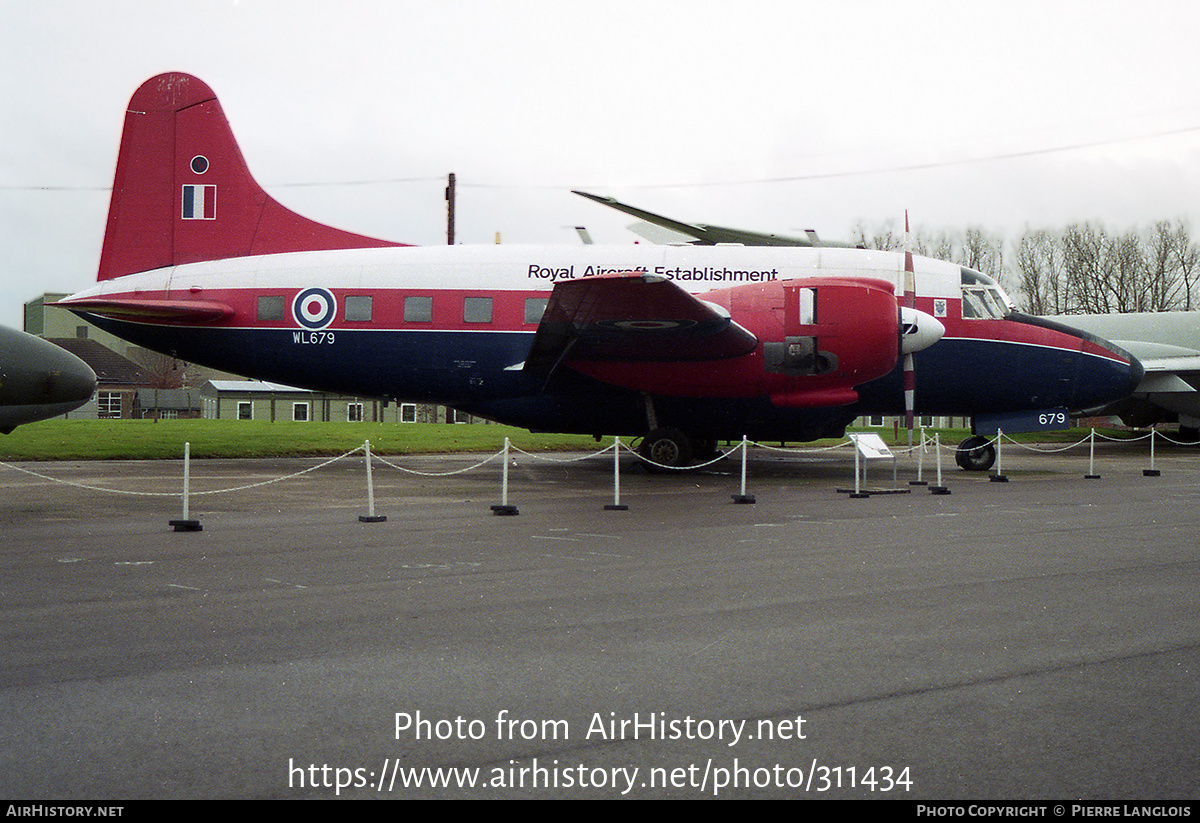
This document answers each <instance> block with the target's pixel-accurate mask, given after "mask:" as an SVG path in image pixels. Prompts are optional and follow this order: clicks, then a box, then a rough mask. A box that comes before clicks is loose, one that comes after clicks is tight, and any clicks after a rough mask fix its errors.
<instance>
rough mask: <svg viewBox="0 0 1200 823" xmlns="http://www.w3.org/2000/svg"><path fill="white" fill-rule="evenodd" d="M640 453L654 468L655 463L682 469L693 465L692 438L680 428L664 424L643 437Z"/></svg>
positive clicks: (639, 448) (639, 447)
mask: <svg viewBox="0 0 1200 823" xmlns="http://www.w3.org/2000/svg"><path fill="white" fill-rule="evenodd" d="M638 454H640V455H641V456H642V457H644V458H645V459H646V460H647V461H649V462H648V463H647V465H648V466H649V467H650V468H652V469H653V468H655V466H654V464H655V463H657V464H658V465H660V466H668V467H670V468H672V469H680V468H683V467H684V466H690V465H691V463H692V455H693V454H694V451H693V445H692V441H691V438H689V437H688V436H687V435H686V434H684V433H683V432H681V431H680V430H679V429H675V428H671V427H670V426H664V427H662V428H658V429H654V430H653V431H651V432H650V433H649V434H647V435H646V436H645V437H644V438H642V444H641V445H640V446H638Z"/></svg>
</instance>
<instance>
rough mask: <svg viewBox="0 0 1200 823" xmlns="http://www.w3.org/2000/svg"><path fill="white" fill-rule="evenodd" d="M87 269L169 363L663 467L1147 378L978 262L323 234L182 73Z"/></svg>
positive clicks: (163, 78)
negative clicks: (744, 447) (756, 445)
mask: <svg viewBox="0 0 1200 823" xmlns="http://www.w3.org/2000/svg"><path fill="white" fill-rule="evenodd" d="M906 261H907V266H906ZM906 270H907V271H906ZM98 280H99V282H98V284H97V285H96V286H95V287H94V288H91V289H88V290H87V291H84V292H81V293H79V294H76V295H73V296H71V297H70V298H67V299H66V300H63V301H62V302H61V303H60V305H64V306H67V307H69V308H71V309H72V310H74V311H76V312H78V313H80V314H81V315H83V316H85V317H87V318H88V319H90V320H92V321H93V322H95V323H96V324H97V325H99V326H101V327H103V328H105V329H108V330H110V331H112V332H113V333H115V334H118V335H120V336H121V337H124V338H126V339H127V340H130V341H132V342H134V343H137V344H139V345H143V346H146V347H148V348H151V349H154V350H156V351H159V352H163V353H165V354H169V355H172V356H175V357H179V358H183V359H186V360H190V361H193V362H196V363H200V364H203V365H206V366H211V367H213V368H217V369H221V370H225V371H230V372H234V373H237V374H243V375H246V376H249V377H255V378H260V379H264V380H270V381H274V382H280V383H287V384H291V385H295V386H300V387H305V388H311V389H317V390H324V391H334V392H342V393H346V394H354V395H362V396H373V397H383V398H396V399H403V400H407V401H414V402H429V403H438V404H444V405H448V406H453V407H455V408H457V409H460V410H463V411H466V412H469V413H471V414H475V415H480V416H483V417H487V418H491V419H493V420H497V421H499V422H502V423H508V424H511V425H515V426H521V427H524V428H528V429H531V430H535V431H558V432H576V433H587V434H593V435H596V436H597V437H600V436H602V435H621V436H632V437H639V436H640V437H643V441H642V454H643V455H644V456H646V457H649V458H650V459H652V460H654V461H656V462H659V463H664V464H667V465H686V464H687V463H688V462H689V461H691V460H692V458H693V457H699V456H701V455H703V454H704V453H706V452H708V451H710V450H711V449H712V447H713V446H714V445H715V442H716V441H717V440H719V439H740V438H741V437H742V436H743V435H745V436H748V437H750V438H752V439H760V440H767V439H769V440H790V441H802V440H811V439H815V438H819V437H828V436H840V435H841V434H842V433H843V432H844V429H845V427H846V425H847V424H848V423H849V422H850V421H852V420H853V419H854V418H855V417H857V416H859V415H862V414H892V413H902V412H904V411H905V410H906V407H907V409H908V410H909V411H910V412H911V410H912V409H913V407H914V406H915V408H916V409H918V410H919V411H920V413H922V414H952V415H963V416H967V415H976V414H981V413H1004V412H1018V411H1024V410H1033V409H1044V408H1052V407H1067V408H1071V409H1080V408H1089V407H1094V406H1099V405H1102V404H1104V403H1106V402H1109V401H1111V400H1114V399H1116V398H1119V397H1123V396H1125V395H1127V394H1128V393H1129V392H1130V391H1131V390H1132V389H1133V387H1135V386H1136V385H1137V384H1138V381H1139V380H1140V379H1141V374H1142V369H1141V366H1140V364H1139V363H1138V362H1137V360H1136V359H1134V358H1133V357H1131V356H1130V355H1128V354H1127V353H1125V352H1124V351H1122V350H1120V349H1118V348H1116V347H1114V346H1112V345H1111V344H1108V343H1106V342H1104V341H1102V340H1100V339H1098V338H1095V337H1093V336H1090V335H1086V334H1083V333H1080V332H1076V331H1074V330H1071V329H1068V328H1066V327H1063V326H1056V325H1053V324H1048V323H1043V322H1034V321H1031V320H1029V319H1027V318H1023V317H1019V316H1017V315H1015V314H1014V313H1013V310H1012V304H1011V303H1010V302H1009V300H1008V298H1007V297H1006V296H1005V294H1004V293H1003V291H1002V290H1001V289H1000V288H999V286H998V285H996V284H995V283H994V282H993V281H991V280H990V279H989V278H987V277H986V276H984V275H982V274H980V273H979V272H975V271H972V270H969V269H963V268H960V267H959V266H956V265H952V264H949V263H945V262H941V261H937V260H930V259H925V258H919V257H915V258H914V257H913V256H912V255H903V254H897V253H888V252H879V251H868V250H863V249H854V248H845V247H832V246H825V245H821V244H820V243H819V242H810V243H809V245H807V246H806V247H805V246H796V245H778V246H748V245H726V244H723V243H719V242H713V243H712V244H709V245H675V246H644V245H629V246H614V247H601V246H594V245H589V246H584V247H582V248H580V247H571V246H565V245H564V246H541V247H518V246H441V247H436V246H435V247H412V246H404V245H402V244H398V243H391V242H388V241H384V240H377V239H373V238H369V237H364V236H361V235H357V234H351V233H349V232H345V231H342V230H339V229H335V228H331V227H329V226H325V225H321V224H318V223H315V222H313V221H311V220H308V219H306V218H304V217H301V216H299V215H297V214H295V213H293V212H291V211H289V210H288V209H286V208H285V207H283V206H282V205H280V204H279V203H278V202H276V201H275V200H274V199H272V198H271V197H270V196H269V195H267V194H266V192H264V191H263V190H262V188H261V187H260V186H259V185H258V184H257V183H256V182H255V181H254V179H253V177H252V176H251V174H250V172H249V170H248V169H247V167H246V164H245V161H244V160H243V158H242V154H241V152H240V150H239V149H238V146H237V143H236V142H235V140H234V138H233V134H232V132H231V130H230V128H229V124H228V122H227V120H226V118H225V115H224V113H223V112H222V110H221V106H220V104H219V103H218V101H217V99H216V96H215V95H214V94H213V92H212V90H211V89H210V88H209V87H208V86H207V85H205V84H204V83H203V82H201V81H200V80H198V79H196V78H194V77H191V76H189V75H186V74H164V75H160V76H158V77H155V78H153V79H151V80H149V81H147V82H146V83H145V84H143V85H142V87H141V88H139V89H138V90H137V92H136V93H135V94H134V96H133V99H132V100H131V101H130V104H129V110H128V112H127V114H126V118H125V129H124V134H123V136H122V139H121V149H120V155H119V158H118V161H117V171H116V178H115V181H114V184H113V194H112V202H111V205H110V209H109V216H108V225H107V230H106V233H105V238H104V247H103V250H102V252H101V258H100V270H99V277H98ZM905 361H908V368H907V369H905V368H902V365H903V364H904V362H905ZM906 375H907V378H906ZM906 383H907V386H906ZM906 397H907V398H908V402H907V403H906Z"/></svg>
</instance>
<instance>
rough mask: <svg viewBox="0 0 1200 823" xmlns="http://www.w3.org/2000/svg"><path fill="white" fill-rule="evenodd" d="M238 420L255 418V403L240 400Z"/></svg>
mask: <svg viewBox="0 0 1200 823" xmlns="http://www.w3.org/2000/svg"><path fill="white" fill-rule="evenodd" d="M237 410H238V417H237V419H238V420H253V419H254V404H253V403H251V402H249V401H247V400H239V401H238V405H237Z"/></svg>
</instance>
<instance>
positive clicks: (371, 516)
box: [358, 440, 387, 523]
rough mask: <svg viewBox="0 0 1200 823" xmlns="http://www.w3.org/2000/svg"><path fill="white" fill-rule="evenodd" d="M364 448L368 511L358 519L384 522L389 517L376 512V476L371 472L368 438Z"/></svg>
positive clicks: (360, 520)
mask: <svg viewBox="0 0 1200 823" xmlns="http://www.w3.org/2000/svg"><path fill="white" fill-rule="evenodd" d="M363 448H364V449H365V450H366V452H367V513H366V514H365V515H362V514H360V515H359V516H358V519H359V522H361V523H383V522H384V521H386V520H387V517H386V516H385V515H382V514H381V515H376V514H375V478H374V475H372V474H371V441H370V440H367V441H366V442H365V443H363Z"/></svg>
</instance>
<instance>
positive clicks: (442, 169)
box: [0, 0, 1200, 328]
mask: <svg viewBox="0 0 1200 823" xmlns="http://www.w3.org/2000/svg"><path fill="white" fill-rule="evenodd" d="M0 38H2V39H0V43H2V44H3V48H0V76H2V77H3V78H4V80H3V83H2V84H0V104H2V105H0V111H2V112H3V116H2V117H0V158H2V162H0V239H2V243H0V249H2V251H3V258H2V259H0V267H2V268H0V323H3V324H5V325H10V326H15V327H18V328H19V327H20V326H21V314H20V307H21V304H22V303H23V302H25V301H27V300H29V299H31V298H33V297H36V296H37V295H39V294H41V293H43V292H45V291H62V292H72V291H76V290H79V289H82V288H85V287H86V286H88V285H89V284H90V283H92V282H94V279H95V270H96V264H97V261H98V259H99V253H100V243H101V239H102V236H103V230H104V219H105V215H106V213H107V208H108V197H109V193H108V191H107V188H108V187H109V186H110V185H111V182H112V174H113V169H114V165H115V160H116V152H117V145H118V141H119V138H120V129H121V123H122V120H123V117H124V109H125V105H126V104H127V103H128V101H129V98H130V96H131V95H132V94H133V92H134V90H135V89H136V88H137V87H138V86H139V85H140V84H141V83H142V82H143V81H144V80H146V79H148V78H149V77H151V76H153V75H155V74H158V73H160V72H163V71H173V70H177V71H186V72H189V73H191V74H195V75H196V76H198V77H200V78H201V79H202V80H204V81H205V82H207V83H208V84H209V85H210V86H211V87H212V88H213V89H214V91H216V93H217V95H218V97H219V98H220V100H221V104H222V106H223V107H224V109H225V112H226V114H227V115H228V116H229V119H230V122H231V123H232V126H233V130H234V133H235V135H236V136H237V138H238V140H239V142H240V144H241V147H242V150H243V152H244V153H245V155H246V158H247V161H248V162H249V164H250V167H251V169H252V171H253V172H254V174H255V176H256V177H257V178H258V180H259V182H261V183H262V184H263V185H264V187H266V188H267V189H268V190H269V191H270V192H271V193H272V194H274V195H275V196H276V197H277V198H278V199H279V200H281V201H282V202H283V203H285V204H286V205H289V206H291V207H292V208H294V209H296V210H297V211H300V212H301V213H303V214H305V215H307V216H309V217H313V218H315V219H319V220H322V221H324V222H328V223H331V224H333V225H336V226H339V227H341V228H346V229H350V230H353V231H356V232H359V233H363V234H369V235H375V236H379V237H385V238H388V239H393V240H400V241H405V242H411V243H422V244H426V243H428V244H433V243H444V242H445V204H444V200H443V199H442V192H443V187H444V185H445V175H446V174H447V173H449V172H455V173H456V174H457V176H458V181H459V186H460V188H459V199H458V206H459V209H458V240H459V242H461V243H491V242H494V239H495V235H496V233H497V232H500V233H501V234H502V237H503V240H504V242H505V243H530V242H534V243H544V242H549V243H565V244H572V243H578V240H577V238H576V235H575V233H574V231H573V230H572V229H571V227H573V226H575V225H585V226H587V227H588V228H589V230H590V231H591V233H592V235H593V237H594V238H595V239H596V241H597V242H599V243H630V242H633V241H634V240H635V239H636V238H635V236H634V235H632V234H630V233H629V232H628V231H626V230H625V228H624V227H625V226H626V225H627V224H628V223H629V222H630V221H631V218H628V217H627V216H625V215H621V214H618V213H616V212H611V211H609V210H608V209H605V208H603V207H602V206H599V205H597V204H594V203H591V202H589V201H586V200H584V199H582V198H579V197H576V196H574V195H572V194H570V189H572V188H583V189H586V190H591V191H595V192H598V193H603V194H609V195H612V196H615V197H618V198H620V199H623V200H626V201H627V202H631V203H634V204H636V205H640V206H643V207H645V208H648V209H651V210H654V211H659V212H663V213H666V214H669V215H671V216H674V217H677V218H680V219H686V220H695V221H700V222H708V223H717V224H723V225H731V226H738V227H742V228H750V229H757V230H763V231H779V232H795V231H800V230H802V229H804V228H815V229H817V230H818V231H819V232H820V233H821V234H822V235H823V236H826V237H829V238H843V239H849V238H850V237H851V236H852V235H853V232H854V229H855V226H856V225H858V224H860V223H863V224H865V225H867V226H872V227H873V226H879V225H882V224H883V223H885V222H886V221H889V220H891V221H895V222H896V223H897V224H899V223H901V222H902V220H903V213H904V210H905V209H908V210H909V212H910V213H911V215H912V219H913V222H914V224H915V225H916V226H919V227H922V228H924V229H927V230H929V231H938V230H942V229H961V228H965V227H966V226H968V225H981V226H984V227H986V228H989V229H993V230H996V231H1003V232H1005V233H1006V234H1008V235H1009V236H1010V238H1015V237H1016V236H1017V235H1019V234H1020V233H1021V232H1022V231H1023V230H1024V229H1025V228H1026V227H1027V226H1031V227H1061V226H1063V225H1066V224H1067V223H1070V222H1073V221H1081V220H1093V221H1100V222H1103V223H1104V224H1106V225H1108V226H1109V227H1111V228H1114V229H1126V228H1130V227H1133V226H1148V225H1151V224H1153V223H1154V222H1155V221H1157V220H1160V219H1175V218H1183V219H1186V220H1189V221H1191V223H1192V225H1193V229H1197V228H1200V48H1198V43H1197V38H1200V3H1195V2H1185V1H1184V0H1178V1H1177V2H1167V1H1165V0H1164V2H1155V0H1138V2H1136V3H1135V2H1103V0H1091V2H1053V0H1037V1H1036V2H1023V0H1017V2H1012V1H1011V0H1010V2H1004V3H999V2H996V3H986V4H985V3H970V2H919V0H918V2H906V3H895V2H866V0H863V1H862V2H854V1H853V0H850V1H849V2H836V3H835V2H828V0H824V2H797V1H796V0H791V1H790V2H783V1H782V0H778V1H777V0H738V2H736V3H734V2H730V1H729V0H726V1H725V2H715V1H710V0H629V1H628V2H626V0H614V1H613V2H600V1H599V0H596V1H595V2H562V0H546V1H545V2H538V1H537V0H513V2H504V0H488V1H487V2H484V1H483V0H437V2H433V0H426V1H425V2H418V1H417V0H336V2H315V1H314V2H306V1H305V0H240V2H239V1H238V0H186V2H185V1H184V0H180V1H179V2H173V0H103V2H95V0H0Z"/></svg>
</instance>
